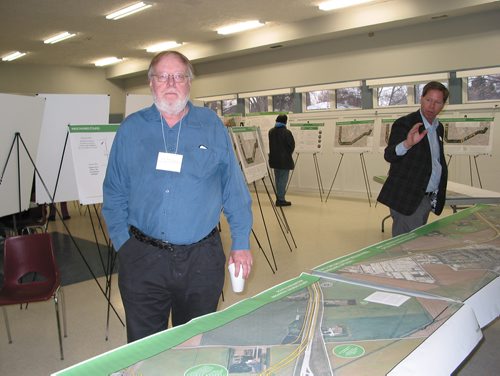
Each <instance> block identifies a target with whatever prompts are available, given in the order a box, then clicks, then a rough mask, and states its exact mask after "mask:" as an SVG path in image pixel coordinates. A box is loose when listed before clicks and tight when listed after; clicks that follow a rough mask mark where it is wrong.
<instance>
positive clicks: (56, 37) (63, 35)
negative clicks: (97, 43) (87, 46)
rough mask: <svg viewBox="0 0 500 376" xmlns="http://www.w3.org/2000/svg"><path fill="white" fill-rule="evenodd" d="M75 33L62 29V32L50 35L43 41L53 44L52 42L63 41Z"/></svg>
mask: <svg viewBox="0 0 500 376" xmlns="http://www.w3.org/2000/svg"><path fill="white" fill-rule="evenodd" d="M75 35H76V34H75V33H73V34H71V33H69V32H67V31H64V32H62V33H59V34H57V35H54V36H53V37H50V38H49V39H46V40H44V41H43V43H45V44H54V43H57V42H60V41H63V40H65V39H68V38H72V37H74V36H75Z"/></svg>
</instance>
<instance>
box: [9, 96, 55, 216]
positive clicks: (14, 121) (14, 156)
mask: <svg viewBox="0 0 500 376" xmlns="http://www.w3.org/2000/svg"><path fill="white" fill-rule="evenodd" d="M44 106H45V100H44V99H43V98H39V97H34V96H26V95H14V94H0V113H1V114H2V118H1V120H0V135H1V136H0V169H2V170H1V171H0V173H1V176H0V178H1V181H0V216H1V217H3V216H6V215H10V214H14V213H18V212H20V211H24V210H27V209H28V207H29V204H30V196H31V187H32V185H33V174H34V171H35V166H33V163H32V162H31V161H30V157H29V156H28V153H27V152H29V154H30V156H31V158H33V159H34V158H35V156H36V155H37V150H38V139H39V137H40V129H41V126H42V118H43V110H44ZM16 135H19V136H20V137H21V139H22V140H19V139H17V140H16V137H17V136H16ZM21 141H22V142H21ZM17 142H19V153H18V150H17V145H16V144H15V143H17ZM23 144H24V145H23ZM24 146H25V147H26V149H27V150H24ZM9 153H10V155H9ZM18 157H19V159H18ZM18 165H19V170H18ZM19 190H20V193H21V197H19ZM19 205H21V207H19Z"/></svg>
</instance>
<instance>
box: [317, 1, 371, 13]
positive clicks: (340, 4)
mask: <svg viewBox="0 0 500 376" xmlns="http://www.w3.org/2000/svg"><path fill="white" fill-rule="evenodd" d="M370 1H373V0H334V1H325V2H324V3H321V4H319V6H318V7H319V9H320V10H324V11H328V10H334V9H340V8H347V7H352V6H354V5H359V4H363V3H368V2H370Z"/></svg>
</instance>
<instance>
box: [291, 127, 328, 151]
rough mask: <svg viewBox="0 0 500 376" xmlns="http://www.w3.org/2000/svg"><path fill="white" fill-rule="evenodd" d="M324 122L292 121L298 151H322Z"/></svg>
mask: <svg viewBox="0 0 500 376" xmlns="http://www.w3.org/2000/svg"><path fill="white" fill-rule="evenodd" d="M324 128H325V124H324V123H295V122H293V123H290V130H291V131H292V134H293V138H294V140H295V152H296V153H320V152H321V150H322V149H323V132H324Z"/></svg>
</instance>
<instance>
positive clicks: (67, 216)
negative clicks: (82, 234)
mask: <svg viewBox="0 0 500 376" xmlns="http://www.w3.org/2000/svg"><path fill="white" fill-rule="evenodd" d="M66 219H71V216H69V215H65V216H64V217H63V221H64V220H66Z"/></svg>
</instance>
